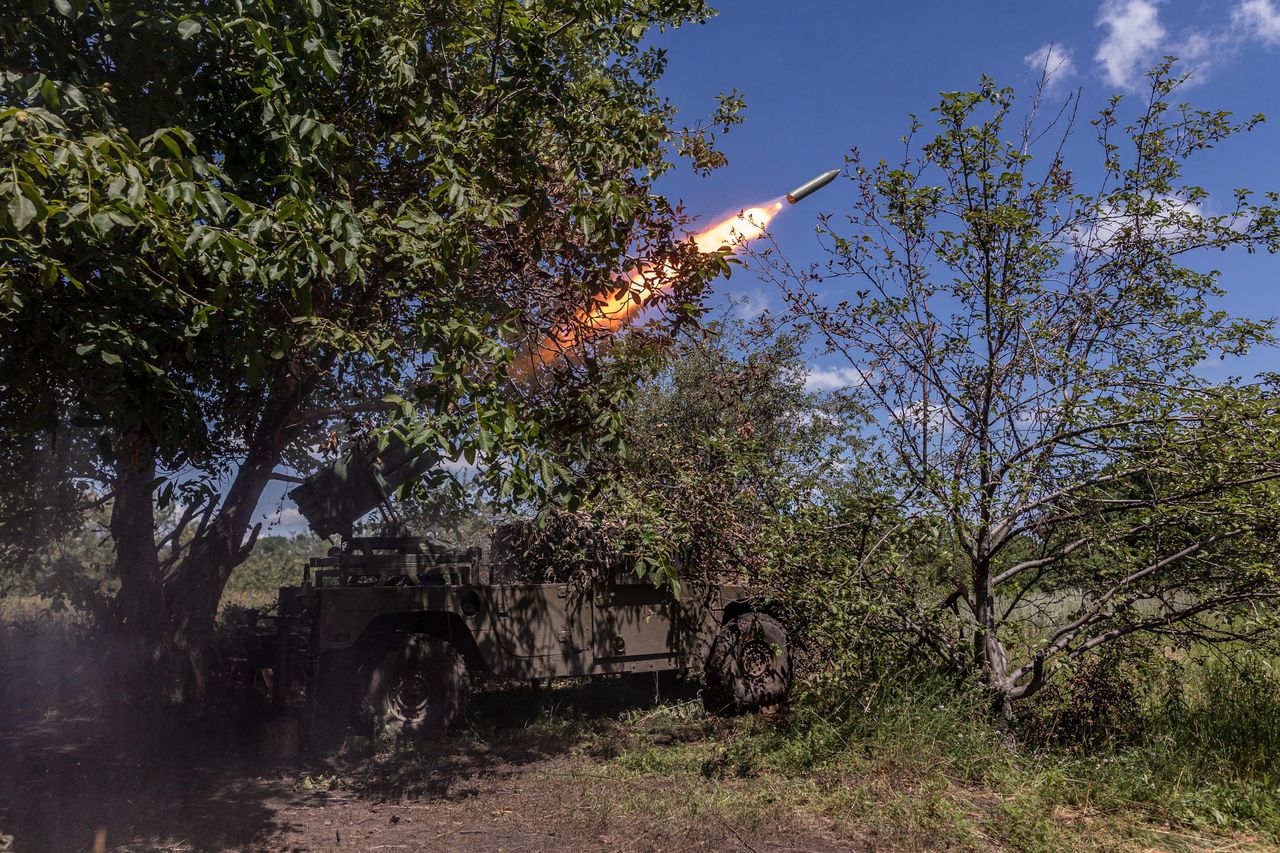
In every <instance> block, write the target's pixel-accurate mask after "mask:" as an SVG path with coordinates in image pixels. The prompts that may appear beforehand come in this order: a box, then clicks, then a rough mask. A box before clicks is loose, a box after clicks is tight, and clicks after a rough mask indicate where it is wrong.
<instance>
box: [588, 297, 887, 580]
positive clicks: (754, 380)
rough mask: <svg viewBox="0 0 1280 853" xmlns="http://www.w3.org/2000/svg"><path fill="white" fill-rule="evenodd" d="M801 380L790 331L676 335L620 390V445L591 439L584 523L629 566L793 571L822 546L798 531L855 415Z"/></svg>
mask: <svg viewBox="0 0 1280 853" xmlns="http://www.w3.org/2000/svg"><path fill="white" fill-rule="evenodd" d="M632 354H638V355H640V356H641V357H643V355H644V354H643V353H636V352H635V350H634V349H633V353H632ZM620 364H621V370H622V372H623V373H624V375H625V374H626V373H629V372H631V368H629V367H628V366H627V365H626V362H625V360H623V361H620ZM806 377H807V371H806V367H805V363H804V360H803V349H802V340H801V339H800V338H799V337H797V336H793V335H781V336H777V337H773V336H767V335H760V334H758V333H753V331H752V330H749V329H747V328H745V327H743V325H742V324H740V323H737V322H734V321H731V320H730V321H723V322H719V323H716V324H712V325H710V326H708V327H706V328H704V329H701V330H699V332H698V333H697V334H693V335H689V336H686V337H685V338H684V339H682V340H681V341H680V343H679V345H678V346H677V347H676V348H675V349H674V350H673V351H672V352H671V353H670V354H669V358H667V359H665V360H663V361H662V362H661V369H660V370H659V371H658V372H657V373H656V374H655V375H653V377H652V378H651V379H649V380H648V381H647V382H645V383H644V384H643V386H642V387H641V389H640V391H639V393H638V394H636V395H635V398H634V399H632V400H629V401H627V403H626V404H625V405H624V406H623V407H622V409H621V415H622V425H621V429H622V441H621V442H620V446H621V448H622V449H623V452H609V451H608V448H601V449H600V450H599V451H598V452H597V453H596V454H595V455H594V456H593V457H592V458H591V460H590V462H589V464H588V465H587V466H586V470H585V471H584V473H583V477H584V478H590V479H592V480H593V481H595V482H598V483H599V484H600V488H599V490H598V493H597V494H595V495H594V496H593V497H592V500H591V501H590V502H589V504H588V509H590V510H593V511H594V513H595V515H596V517H597V518H596V520H595V523H596V524H603V525H604V526H605V527H606V528H607V529H608V530H609V531H610V532H611V535H612V539H613V542H614V545H615V547H616V548H617V549H618V550H620V551H622V552H624V553H626V554H628V555H629V556H630V557H632V558H633V559H634V560H635V563H636V569H637V571H638V572H639V573H642V574H648V575H650V576H652V577H653V579H654V580H655V582H664V581H665V582H671V583H677V584H678V583H679V582H681V581H690V580H692V581H697V580H706V579H708V578H711V579H714V580H715V581H716V582H726V581H735V582H749V583H753V584H756V585H759V586H761V587H765V586H767V587H770V588H773V589H774V590H775V591H778V590H780V589H781V588H783V587H784V586H790V585H791V583H792V582H795V581H797V579H798V578H797V577H791V576H790V575H788V572H789V571H790V570H791V569H792V568H793V566H792V563H793V562H794V561H795V558H797V557H798V556H799V555H800V554H801V553H803V554H804V556H805V557H810V556H812V553H811V551H810V548H815V549H817V550H821V543H819V542H816V541H814V535H813V534H814V530H813V529H810V528H807V527H806V530H805V535H804V536H798V535H797V534H798V533H799V531H800V528H801V527H802V526H805V525H808V524H809V523H810V522H811V520H812V519H811V518H810V517H809V516H810V510H811V509H812V508H813V507H814V506H816V505H819V504H821V503H822V502H823V501H824V500H825V499H829V498H831V496H832V495H833V494H834V493H835V492H836V491H838V490H839V489H841V488H843V487H844V486H845V485H846V481H847V480H848V476H847V470H846V468H847V466H848V464H849V461H850V455H851V454H852V453H853V452H855V451H856V449H857V445H858V437H857V434H858V430H859V429H860V428H861V426H862V425H863V422H864V419H863V416H862V412H861V410H860V409H859V408H858V407H857V406H854V405H851V404H850V403H849V401H848V400H847V399H844V397H843V396H842V395H838V394H831V393H830V392H819V391H813V390H810V389H809V388H807V387H806V381H805V380H806ZM800 540H803V541H800ZM801 574H802V575H803V577H802V578H801V579H800V582H804V581H806V580H808V581H811V580H812V579H813V578H812V577H811V576H810V575H811V573H809V572H805V573H801ZM784 575H786V577H785V579H784Z"/></svg>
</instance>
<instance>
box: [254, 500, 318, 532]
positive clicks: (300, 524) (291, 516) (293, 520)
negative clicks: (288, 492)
mask: <svg viewBox="0 0 1280 853" xmlns="http://www.w3.org/2000/svg"><path fill="white" fill-rule="evenodd" d="M264 520H265V522H266V523H265V524H264V525H263V527H264V528H266V533H267V534H268V535H271V536H296V535H298V534H299V533H306V532H308V531H309V530H310V529H311V527H310V525H308V524H307V520H306V519H305V518H303V517H302V513H301V512H299V511H298V508H297V507H296V506H286V507H281V508H280V509H279V510H278V511H276V512H273V513H271V514H270V515H268V516H267V517H266V518H265V519H264Z"/></svg>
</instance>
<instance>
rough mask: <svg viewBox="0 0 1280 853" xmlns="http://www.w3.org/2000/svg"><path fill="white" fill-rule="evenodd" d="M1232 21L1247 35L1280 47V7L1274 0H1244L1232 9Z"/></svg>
mask: <svg viewBox="0 0 1280 853" xmlns="http://www.w3.org/2000/svg"><path fill="white" fill-rule="evenodd" d="M1231 22H1232V23H1233V24H1235V25H1236V26H1237V27H1239V28H1240V29H1242V30H1244V32H1245V34H1246V35H1248V36H1251V37H1253V38H1256V39H1258V40H1259V41H1262V42H1263V43H1265V44H1267V45H1270V46H1272V47H1280V9H1277V8H1276V5H1275V3H1274V2H1273V0H1244V2H1242V3H1241V4H1240V5H1239V6H1236V8H1235V9H1234V10H1232V12H1231Z"/></svg>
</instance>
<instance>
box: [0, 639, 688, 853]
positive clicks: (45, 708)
mask: <svg viewBox="0 0 1280 853" xmlns="http://www.w3.org/2000/svg"><path fill="white" fill-rule="evenodd" d="M0 640H8V642H0V651H2V652H4V653H5V654H4V655H0V657H4V660H3V661H0V676H3V677H4V678H5V681H6V683H7V684H9V685H13V686H14V689H13V690H9V689H8V688H6V693H7V696H5V697H4V699H3V700H2V701H0V838H3V837H4V836H12V842H11V844H12V849H13V850H19V851H32V850H35V851H40V850H57V851H74V850H90V849H93V845H94V840H95V837H97V836H98V835H99V834H100V833H105V846H106V849H111V850H156V849H162V850H219V849H267V848H269V849H280V843H281V839H282V838H290V837H297V835H296V832H297V831H298V830H299V829H300V827H299V826H298V825H297V821H300V820H308V819H313V817H314V813H315V809H316V808H317V807H318V806H320V805H323V803H324V802H326V801H327V800H326V798H332V799H336V800H342V801H346V802H349V803H352V804H356V803H365V804H375V803H381V802H387V801H395V802H404V801H414V802H421V803H431V802H441V801H455V800H466V799H468V798H471V797H475V796H478V795H479V794H480V793H482V792H483V791H484V790H486V787H487V786H488V785H491V784H492V783H493V782H494V780H495V779H501V778H502V777H505V776H515V775H518V774H520V773H523V772H526V771H527V769H528V768H529V767H531V766H533V765H538V764H543V763H546V762H554V761H556V760H557V759H558V758H560V757H562V756H566V755H569V754H576V755H582V754H590V755H593V756H598V757H601V758H607V757H610V756H611V755H612V754H616V751H617V749H618V742H617V738H616V736H615V735H616V731H617V721H618V720H619V719H620V718H624V717H628V716H630V718H631V719H635V718H637V717H643V716H644V715H645V714H647V713H651V712H652V711H653V709H655V708H656V707H659V703H672V702H675V703H679V702H684V703H693V702H696V698H697V687H696V685H693V684H691V683H688V682H685V681H683V680H680V679H674V678H671V677H669V676H664V677H662V678H661V679H657V678H655V677H654V676H652V675H648V676H629V677H617V676H609V677H599V678H595V679H591V680H582V681H565V682H558V683H556V684H554V685H545V684H544V685H540V686H537V687H535V686H531V685H530V684H528V683H512V682H497V681H488V682H481V683H478V684H477V685H476V689H475V692H474V695H473V702H472V713H471V714H470V715H469V718H468V721H467V723H466V725H465V726H464V727H463V728H462V729H461V730H460V731H458V732H456V733H455V734H453V735H452V736H450V737H449V738H446V739H445V740H443V741H439V742H435V743H418V744H412V745H406V746H404V747H403V748H400V749H397V750H394V751H391V752H383V753H381V754H379V755H376V756H368V755H360V754H359V752H358V751H356V752H348V753H347V754H340V755H328V756H321V755H310V756H301V757H299V758H297V759H296V760H293V761H289V762H286V763H279V762H275V763H272V762H269V761H266V760H264V759H263V758H262V755H263V754H264V753H263V752H262V751H261V750H260V749H259V731H260V726H259V725H258V724H259V723H260V722H261V720H260V718H259V717H258V716H256V715H255V714H254V713H253V712H245V711H244V710H240V711H236V710H234V709H233V708H232V707H230V706H227V707H222V706H214V707H205V708H202V709H200V710H199V711H192V710H190V709H174V708H155V707H138V706H130V705H126V704H125V703H123V702H121V701H119V699H118V698H116V697H113V696H112V684H111V679H110V677H109V676H108V675H106V673H108V672H109V667H107V666H106V665H105V662H104V661H102V660H98V659H97V657H96V656H95V655H94V654H93V653H92V652H91V651H90V650H87V649H86V648H83V647H80V646H79V645H77V644H74V643H72V644H68V645H63V644H62V643H57V644H55V646H60V648H55V647H53V646H50V647H43V646H42V647H41V648H40V649H39V650H38V651H39V653H38V654H35V653H34V652H33V649H34V647H26V646H23V645H22V644H20V643H16V642H14V637H13V636H9V637H7V638H0ZM33 662H35V663H36V664H37V665H35V666H30V665H26V664H32V663H33ZM41 673H45V674H46V675H47V676H49V677H45V676H42V675H41ZM54 676H56V677H54ZM51 679H52V680H51ZM611 731H612V734H611ZM310 779H317V780H321V785H320V787H319V788H318V787H317V786H315V785H312V784H309V783H307V781H306V780H310ZM334 780H337V781H334ZM329 784H333V785H334V788H335V790H333V791H326V790H323V788H324V787H325V786H327V785H329ZM308 816H310V817H308Z"/></svg>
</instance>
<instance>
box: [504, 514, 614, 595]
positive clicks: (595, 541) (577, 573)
mask: <svg viewBox="0 0 1280 853" xmlns="http://www.w3.org/2000/svg"><path fill="white" fill-rule="evenodd" d="M614 533H615V531H613V530H611V529H610V528H609V526H608V525H602V524H600V523H599V522H598V521H596V520H595V519H593V518H592V517H591V515H590V514H589V513H585V512H569V511H567V510H563V509H548V510H545V511H544V512H542V513H541V514H539V515H538V516H537V517H535V518H530V519H522V520H520V521H513V522H510V523H508V524H504V525H502V526H500V527H498V528H497V529H496V530H495V531H494V533H493V536H492V538H491V540H490V545H489V550H488V560H489V563H490V564H491V565H492V567H493V580H494V582H495V583H518V582H519V583H573V584H575V585H580V586H586V585H587V584H588V583H590V582H591V581H592V580H595V579H602V578H606V577H608V575H609V574H610V573H611V572H612V571H613V570H615V569H618V568H623V567H625V566H626V564H627V560H626V558H625V557H624V556H623V554H622V553H621V549H620V548H619V546H618V543H617V537H616V536H615V535H614Z"/></svg>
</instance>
